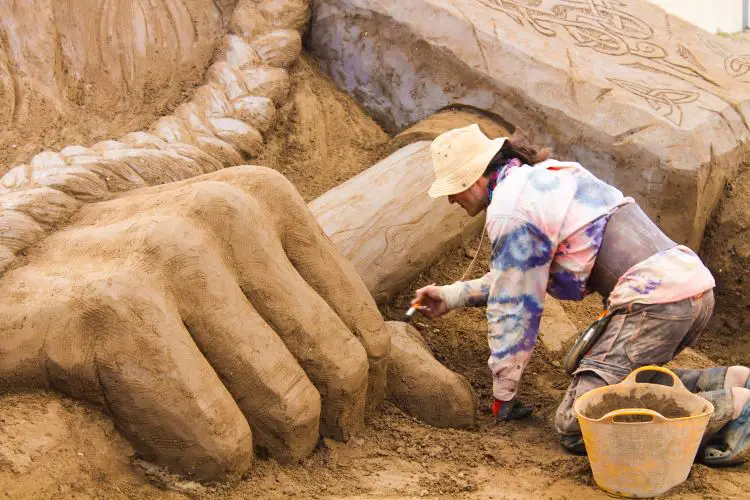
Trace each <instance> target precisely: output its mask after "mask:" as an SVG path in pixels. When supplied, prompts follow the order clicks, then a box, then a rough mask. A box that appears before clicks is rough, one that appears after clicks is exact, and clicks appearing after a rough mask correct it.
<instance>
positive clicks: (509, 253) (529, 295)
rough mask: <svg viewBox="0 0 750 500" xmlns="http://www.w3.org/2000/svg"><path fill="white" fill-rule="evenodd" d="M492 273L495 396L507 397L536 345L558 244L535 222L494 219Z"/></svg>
mask: <svg viewBox="0 0 750 500" xmlns="http://www.w3.org/2000/svg"><path fill="white" fill-rule="evenodd" d="M488 233H489V235H490V240H491V241H492V254H491V256H490V268H491V270H490V272H489V273H488V276H489V277H490V278H489V280H488V287H489V289H488V294H487V324H488V332H487V335H488V342H489V347H490V358H489V361H488V364H489V367H490V370H491V372H492V380H493V394H494V396H495V398H497V399H499V400H502V401H508V400H510V399H512V398H513V397H514V396H515V394H516V391H517V389H518V382H519V380H520V378H521V375H522V373H523V371H524V369H525V368H526V365H527V364H528V362H529V359H530V357H531V352H532V351H533V349H534V346H535V345H536V340H537V334H538V332H539V323H540V320H541V317H542V310H543V308H544V295H545V290H546V287H547V281H548V279H549V269H550V265H551V263H552V258H553V256H554V252H555V248H556V243H555V242H553V241H551V239H550V237H549V235H547V234H545V233H544V231H542V230H541V229H540V228H539V227H537V226H536V225H534V224H533V223H530V222H527V221H524V220H521V219H518V218H515V217H495V218H493V219H492V220H491V221H489V223H488Z"/></svg>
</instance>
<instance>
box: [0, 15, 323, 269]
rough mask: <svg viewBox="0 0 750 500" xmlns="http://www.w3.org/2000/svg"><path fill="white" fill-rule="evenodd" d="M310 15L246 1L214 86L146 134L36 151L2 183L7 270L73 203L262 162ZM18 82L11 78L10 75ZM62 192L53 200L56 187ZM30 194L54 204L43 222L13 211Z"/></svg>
mask: <svg viewBox="0 0 750 500" xmlns="http://www.w3.org/2000/svg"><path fill="white" fill-rule="evenodd" d="M308 19H309V2H307V1H306V0H282V1H278V0H274V1H270V0H241V1H240V2H238V3H237V6H236V8H235V10H234V12H233V13H232V16H231V19H230V22H229V34H228V35H227V36H226V37H225V38H224V39H223V40H222V41H221V46H220V48H219V51H218V53H219V57H217V59H216V62H215V63H214V64H213V65H212V66H211V67H210V68H209V70H208V73H207V75H206V84H205V85H203V86H202V87H200V88H198V90H197V91H196V92H195V94H194V95H193V96H192V98H191V99H190V100H189V101H188V102H186V103H184V104H182V105H180V106H179V107H178V108H177V109H176V110H175V112H174V113H173V114H172V115H169V116H165V117H162V118H160V119H159V120H157V121H156V122H155V123H154V124H153V125H152V126H151V128H150V129H149V130H148V131H141V132H134V133H129V134H126V135H125V136H123V137H122V138H120V139H119V140H117V141H114V140H109V141H102V142H99V143H96V144H94V145H93V146H91V147H84V146H69V147H66V148H63V149H62V150H61V151H59V152H53V151H45V152H42V153H39V154H37V155H36V156H35V157H33V158H32V159H31V161H30V162H29V163H28V164H27V165H19V166H16V167H14V168H13V169H11V170H10V171H9V172H8V173H6V174H5V175H4V176H3V177H2V179H1V180H0V204H2V209H3V210H2V211H1V212H0V273H2V271H3V270H4V269H6V268H7V267H8V266H10V265H11V263H12V262H13V261H14V260H15V257H14V256H15V255H16V254H17V253H18V252H20V251H22V250H23V249H24V248H26V247H27V246H28V245H30V244H33V243H35V242H36V241H38V240H39V238H41V236H42V235H43V234H44V232H45V231H46V230H48V229H50V228H53V227H55V226H57V225H58V224H61V223H62V222H64V221H65V220H67V219H68V217H70V215H71V210H67V209H64V210H59V211H58V210H56V209H55V207H56V206H57V204H59V203H60V202H61V200H65V201H64V202H62V203H63V204H64V205H65V206H66V207H71V206H74V205H75V200H79V201H82V202H92V201H101V200H106V199H109V198H111V197H112V195H113V194H114V193H118V192H122V191H128V190H130V189H135V188H138V187H143V186H149V185H155V184H162V183H165V182H173V181H177V180H182V179H187V178H190V177H194V176H196V175H201V174H204V173H207V172H213V171H215V170H217V169H219V168H223V167H228V166H233V165H240V164H243V163H246V160H248V159H250V158H253V157H254V156H256V155H257V154H258V153H259V152H260V151H261V149H262V147H263V136H262V134H263V133H265V132H266V131H267V130H268V129H269V127H270V126H271V125H272V123H273V121H274V120H275V117H276V107H277V106H279V105H281V104H282V103H283V102H284V101H285V100H286V98H287V94H288V92H289V88H290V82H289V75H288V73H287V71H286V69H285V68H287V67H289V66H290V65H291V64H292V63H294V61H295V60H296V59H297V57H298V56H299V54H300V51H301V41H300V34H299V31H298V30H299V29H301V28H303V27H304V25H305V24H306V23H307V21H308ZM9 75H10V76H8V77H9V78H12V76H13V75H12V74H9ZM39 187H46V188H49V189H54V190H56V191H59V192H60V193H61V194H59V195H55V197H54V199H55V201H54V202H52V201H51V199H52V198H51V195H50V194H49V190H43V189H38V188H39ZM16 191H27V192H26V194H25V195H24V196H25V197H26V199H27V200H28V201H29V203H30V204H31V205H33V206H36V207H39V206H41V205H44V204H45V203H48V204H49V203H52V204H50V205H49V208H48V209H47V210H45V212H44V214H43V215H44V216H43V217H42V216H41V215H40V214H38V213H36V214H31V213H29V212H28V211H23V210H19V209H17V208H14V207H13V206H12V204H11V203H8V202H5V201H4V200H2V198H5V196H4V193H8V192H16Z"/></svg>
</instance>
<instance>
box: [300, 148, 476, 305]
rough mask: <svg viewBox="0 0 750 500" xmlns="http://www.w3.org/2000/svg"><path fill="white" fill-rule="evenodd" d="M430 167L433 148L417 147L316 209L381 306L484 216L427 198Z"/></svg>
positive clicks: (332, 194)
mask: <svg viewBox="0 0 750 500" xmlns="http://www.w3.org/2000/svg"><path fill="white" fill-rule="evenodd" d="M431 162H432V160H431V157H430V143H429V142H428V141H419V142H415V143H413V144H410V145H408V146H406V147H404V148H401V149H399V150H398V151H396V152H395V153H393V154H392V155H391V156H389V157H388V158H386V159H384V160H383V161H381V162H379V163H377V164H376V165H374V166H372V167H370V168H369V169H367V170H366V171H364V172H362V173H361V174H359V175H357V176H356V177H354V178H352V179H349V180H348V181H346V182H345V183H343V184H341V185H340V186H337V187H335V188H333V189H332V190H330V191H328V192H327V193H325V194H324V195H322V196H321V197H319V198H318V199H316V200H314V201H312V202H311V203H310V210H312V212H313V214H315V217H316V218H317V220H318V223H320V225H321V227H322V228H323V230H324V231H325V232H326V233H327V234H328V236H330V238H331V239H332V240H333V242H334V243H335V244H336V246H337V247H338V248H339V250H341V252H342V253H343V254H344V255H345V256H346V257H347V258H348V259H349V260H350V261H351V262H352V264H353V265H354V268H355V269H356V270H357V272H358V273H359V275H360V276H362V279H363V280H364V282H365V285H366V286H367V288H368V289H369V290H370V293H372V295H373V297H375V300H376V301H378V302H387V301H388V300H389V299H391V298H392V297H393V295H394V294H396V293H398V292H400V291H401V290H403V287H404V286H406V285H407V284H408V283H409V282H411V281H412V280H413V279H414V278H415V277H416V276H417V275H418V274H419V273H420V272H421V271H422V270H424V269H425V268H426V267H428V266H429V265H430V264H431V263H432V262H434V261H435V260H436V259H437V258H438V257H440V256H441V255H442V254H443V252H444V251H445V249H446V248H449V246H453V245H455V244H457V243H458V242H460V241H461V239H462V237H463V235H464V234H465V233H473V232H475V231H477V230H478V229H479V228H480V227H481V223H482V221H481V218H480V217H477V218H474V219H472V218H470V217H468V216H467V215H466V213H465V212H463V211H462V210H460V209H457V207H456V206H452V205H450V204H449V203H448V202H447V200H445V199H441V200H433V199H431V198H430V197H429V196H427V190H428V188H429V187H430V184H432V181H433V179H434V177H433V173H432V163H431Z"/></svg>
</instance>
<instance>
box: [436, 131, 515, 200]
mask: <svg viewBox="0 0 750 500" xmlns="http://www.w3.org/2000/svg"><path fill="white" fill-rule="evenodd" d="M505 140H506V138H505V137H500V138H498V139H490V138H488V137H487V136H486V135H484V134H483V133H482V131H481V130H479V126H478V125H477V124H472V125H469V126H468V127H463V128H457V129H453V130H449V131H448V132H445V133H443V134H440V135H439V136H438V137H437V138H436V139H435V140H434V141H432V144H431V145H430V152H431V153H432V168H433V170H434V171H435V181H434V182H433V183H432V186H430V190H429V191H428V192H427V194H429V195H430V197H432V198H439V197H441V196H448V195H451V194H457V193H460V192H462V191H466V190H467V189H468V188H469V187H471V185H472V184H474V183H475V182H476V181H477V180H479V178H480V177H481V176H482V174H483V173H484V171H485V169H486V168H487V165H488V164H489V163H490V160H492V158H493V157H494V156H495V154H497V152H498V151H500V148H501V147H503V143H504V142H505Z"/></svg>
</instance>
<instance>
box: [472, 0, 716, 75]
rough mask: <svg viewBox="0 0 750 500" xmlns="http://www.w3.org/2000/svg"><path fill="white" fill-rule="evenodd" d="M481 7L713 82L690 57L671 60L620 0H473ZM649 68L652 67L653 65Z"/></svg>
mask: <svg viewBox="0 0 750 500" xmlns="http://www.w3.org/2000/svg"><path fill="white" fill-rule="evenodd" d="M476 1H477V2H479V3H480V4H482V5H484V6H485V7H488V8H491V9H493V10H495V11H498V12H502V13H503V14H505V15H507V16H509V17H510V18H511V19H512V20H513V21H514V22H516V23H518V24H519V25H521V26H526V25H528V26H530V27H532V28H533V29H535V30H536V31H537V32H538V33H540V34H542V35H544V36H548V37H555V36H557V35H558V33H557V31H555V30H556V29H563V30H565V32H567V33H568V35H570V37H571V38H572V39H573V40H574V41H575V43H576V45H577V46H578V47H584V48H590V49H593V50H595V51H597V52H599V53H601V54H606V55H611V56H625V55H631V56H636V57H640V58H644V59H647V60H648V61H649V63H650V64H653V65H656V67H658V69H659V71H661V72H667V73H669V74H670V75H672V76H675V77H677V78H684V77H686V76H690V77H697V78H700V79H702V80H704V81H705V82H707V83H709V84H712V85H713V84H714V82H713V81H712V80H711V79H710V78H708V77H707V76H706V75H705V74H704V72H705V68H703V66H701V65H700V63H699V62H698V61H697V60H696V59H695V58H693V60H690V59H687V60H684V59H683V60H681V61H679V62H675V61H671V60H670V59H669V58H668V57H669V54H668V53H667V51H666V50H665V49H664V48H663V47H661V46H660V45H658V44H656V43H654V42H653V37H654V30H653V28H652V27H651V26H649V25H648V24H647V23H646V22H645V21H643V20H641V19H639V18H637V17H636V16H634V15H632V14H629V13H628V12H625V11H624V10H623V9H622V7H624V6H625V5H626V3H625V2H622V1H620V0H559V3H556V4H555V5H553V6H552V7H551V8H549V9H545V8H543V7H542V2H541V1H540V0H534V1H532V0H476ZM656 67H655V68H653V69H652V71H653V70H655V69H657V68H656Z"/></svg>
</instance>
